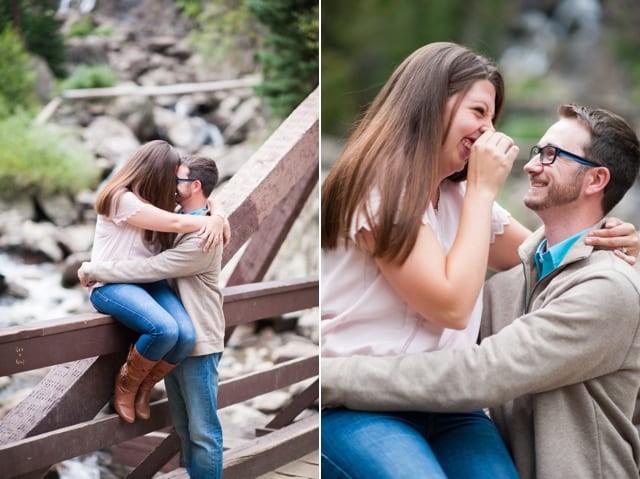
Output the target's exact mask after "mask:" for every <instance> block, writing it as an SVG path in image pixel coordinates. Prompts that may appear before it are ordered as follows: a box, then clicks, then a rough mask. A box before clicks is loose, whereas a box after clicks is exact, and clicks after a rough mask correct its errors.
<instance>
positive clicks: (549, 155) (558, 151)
mask: <svg viewBox="0 0 640 479" xmlns="http://www.w3.org/2000/svg"><path fill="white" fill-rule="evenodd" d="M537 155H540V164H542V165H546V166H549V165H553V163H554V162H555V161H556V159H557V158H558V155H562V156H564V157H566V158H569V159H570V160H573V161H577V162H578V163H580V164H581V165H586V166H594V167H595V166H602V165H599V164H598V163H594V162H593V161H590V160H587V159H586V158H582V157H581V156H578V155H576V154H574V153H571V152H569V151H567V150H563V149H562V148H558V147H557V146H553V145H546V146H538V145H535V146H533V147H531V151H530V152H529V161H531V160H533V158H535V157H536V156H537Z"/></svg>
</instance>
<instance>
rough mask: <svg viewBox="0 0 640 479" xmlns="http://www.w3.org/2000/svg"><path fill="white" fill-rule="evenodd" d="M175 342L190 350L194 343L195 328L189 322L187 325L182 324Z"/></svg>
mask: <svg viewBox="0 0 640 479" xmlns="http://www.w3.org/2000/svg"><path fill="white" fill-rule="evenodd" d="M177 344H179V345H180V346H181V348H183V349H185V350H187V351H188V352H191V350H192V349H193V347H194V346H195V345H196V330H195V329H194V328H193V325H191V324H189V326H188V327H184V325H183V326H182V327H180V328H179V336H178V341H177Z"/></svg>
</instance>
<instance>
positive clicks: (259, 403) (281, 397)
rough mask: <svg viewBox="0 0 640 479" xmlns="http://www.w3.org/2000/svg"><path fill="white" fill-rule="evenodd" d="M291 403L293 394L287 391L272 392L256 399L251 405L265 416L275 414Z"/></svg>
mask: <svg viewBox="0 0 640 479" xmlns="http://www.w3.org/2000/svg"><path fill="white" fill-rule="evenodd" d="M290 401H291V394H289V393H288V392H285V391H272V392H270V393H267V394H262V395H261V396H258V397H257V398H254V399H253V400H252V401H250V402H249V404H250V405H251V406H252V407H254V408H256V409H257V410H258V411H260V412H263V413H265V414H270V413H275V412H277V411H279V410H280V409H282V408H283V407H284V406H286V405H287V403H289V402H290Z"/></svg>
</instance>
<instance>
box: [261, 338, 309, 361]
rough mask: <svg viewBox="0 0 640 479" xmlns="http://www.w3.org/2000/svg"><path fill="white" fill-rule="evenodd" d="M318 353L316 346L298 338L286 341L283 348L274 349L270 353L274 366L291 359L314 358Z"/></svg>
mask: <svg viewBox="0 0 640 479" xmlns="http://www.w3.org/2000/svg"><path fill="white" fill-rule="evenodd" d="M318 352H319V348H318V345H316V344H313V343H312V342H311V341H309V340H308V339H305V338H302V337H300V336H298V337H296V338H295V339H292V340H290V341H287V342H286V343H285V344H284V345H283V346H280V347H278V348H276V349H274V351H273V352H272V353H271V359H272V361H273V362H274V363H275V364H278V363H282V362H285V361H289V360H291V359H296V358H304V357H308V356H315V355H317V354H318Z"/></svg>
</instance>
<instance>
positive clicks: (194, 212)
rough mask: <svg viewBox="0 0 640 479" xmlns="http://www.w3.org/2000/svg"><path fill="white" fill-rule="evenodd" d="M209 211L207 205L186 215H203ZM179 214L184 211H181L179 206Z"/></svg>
mask: <svg viewBox="0 0 640 479" xmlns="http://www.w3.org/2000/svg"><path fill="white" fill-rule="evenodd" d="M208 211H209V208H208V207H207V206H205V207H204V208H200V209H199V210H195V211H192V212H191V213H187V214H188V215H204V214H206V213H207V212H208ZM179 213H180V214H184V211H182V208H180V211H179Z"/></svg>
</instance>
